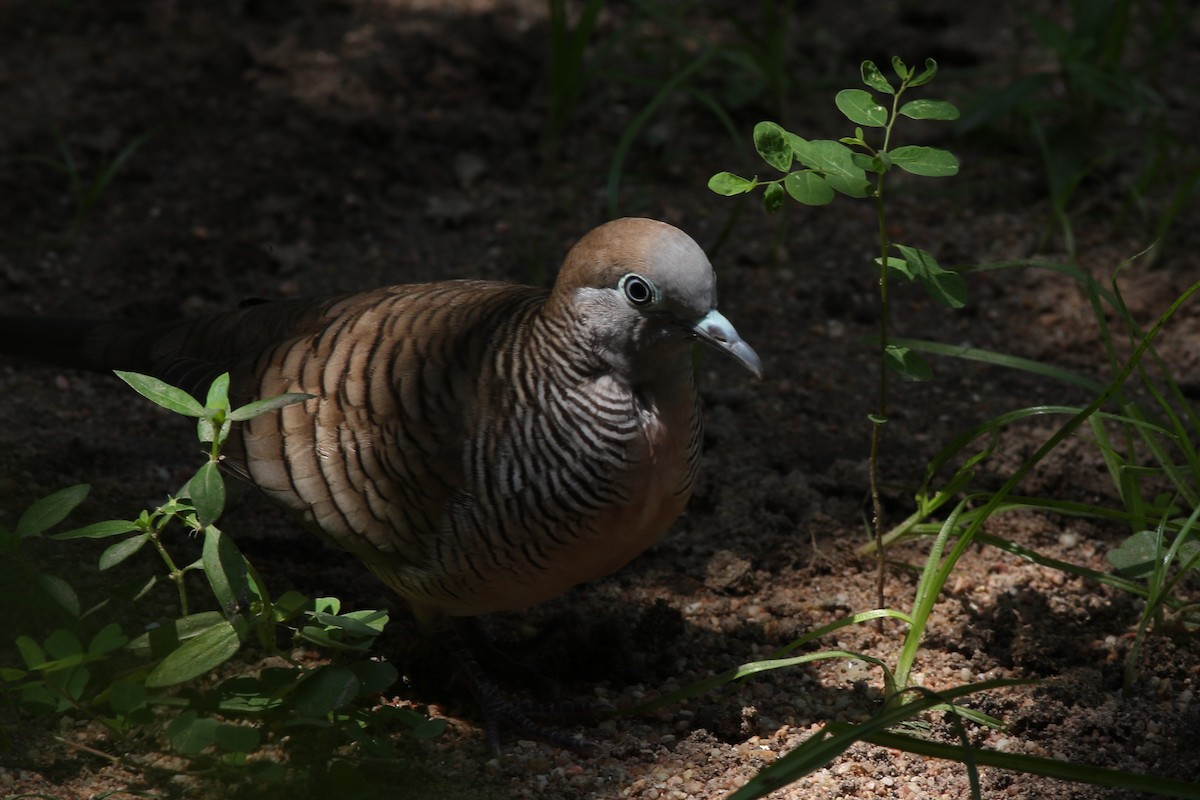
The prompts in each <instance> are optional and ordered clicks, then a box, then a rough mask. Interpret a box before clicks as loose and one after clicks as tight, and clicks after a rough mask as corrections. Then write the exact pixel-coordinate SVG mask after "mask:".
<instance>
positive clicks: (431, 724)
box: [408, 719, 446, 739]
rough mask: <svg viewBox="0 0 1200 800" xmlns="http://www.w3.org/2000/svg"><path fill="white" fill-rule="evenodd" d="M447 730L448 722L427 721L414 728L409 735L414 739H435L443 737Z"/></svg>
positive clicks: (440, 720) (441, 720)
mask: <svg viewBox="0 0 1200 800" xmlns="http://www.w3.org/2000/svg"><path fill="white" fill-rule="evenodd" d="M445 730H446V720H444V719H427V720H425V721H424V722H420V723H418V724H416V725H414V726H413V727H412V730H410V731H409V732H408V735H409V736H411V737H413V738H414V739H433V738H436V737H438V736H441V735H442V732H443V731H445Z"/></svg>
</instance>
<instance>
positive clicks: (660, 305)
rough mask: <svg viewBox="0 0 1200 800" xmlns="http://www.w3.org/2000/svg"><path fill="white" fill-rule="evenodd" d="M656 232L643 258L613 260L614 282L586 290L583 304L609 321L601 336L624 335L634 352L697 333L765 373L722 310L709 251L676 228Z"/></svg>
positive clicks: (757, 373) (615, 338)
mask: <svg viewBox="0 0 1200 800" xmlns="http://www.w3.org/2000/svg"><path fill="white" fill-rule="evenodd" d="M655 233H656V234H657V235H655V236H654V238H653V242H652V246H650V247H647V248H644V249H643V250H642V253H643V257H642V258H640V259H636V260H634V259H629V260H626V261H623V262H622V263H614V264H610V265H609V269H610V271H609V278H610V280H611V281H612V282H611V283H610V284H609V286H607V287H604V288H599V287H589V288H586V289H583V290H581V295H580V296H579V297H578V299H579V300H581V301H582V303H581V305H583V306H584V307H587V306H592V307H594V308H597V310H599V309H600V308H603V309H604V310H603V312H602V313H600V314H598V315H596V316H594V317H593V319H594V320H597V321H598V320H604V323H603V325H604V327H605V328H606V330H605V331H604V333H603V334H602V337H603V338H604V339H607V340H609V341H611V342H615V341H619V340H622V339H623V340H624V341H625V342H627V343H628V345H629V347H630V349H632V350H633V351H635V352H637V351H643V352H644V351H646V350H648V349H653V348H654V347H655V346H656V345H658V344H660V343H664V342H670V341H680V340H682V339H684V338H686V337H693V338H696V339H699V340H700V341H702V342H704V343H705V344H707V345H709V346H710V347H713V348H714V349H716V350H720V351H723V352H726V353H729V354H730V355H731V356H733V357H734V358H735V359H737V360H738V362H739V363H741V364H742V366H744V367H746V369H748V370H750V371H751V372H753V373H754V374H755V376H757V377H760V378H761V377H762V362H761V361H760V360H759V357H758V354H757V353H755V352H754V349H753V348H751V347H750V345H748V344H747V343H746V342H745V341H744V340H743V339H742V337H741V336H740V335H739V334H738V332H737V329H735V328H734V327H733V324H732V323H730V321H729V320H728V319H726V318H725V316H724V315H722V314H721V313H720V312H719V311H717V308H716V305H717V288H716V274H715V272H714V271H713V268H712V265H711V264H710V263H709V261H708V257H707V256H706V255H705V254H704V251H703V250H701V249H700V246H699V245H697V244H696V242H695V241H694V240H692V238H691V237H689V236H687V235H686V234H684V233H683V232H682V231H679V230H678V229H676V228H672V227H670V226H666V225H663V226H662V229H661V230H660V231H656V232H655Z"/></svg>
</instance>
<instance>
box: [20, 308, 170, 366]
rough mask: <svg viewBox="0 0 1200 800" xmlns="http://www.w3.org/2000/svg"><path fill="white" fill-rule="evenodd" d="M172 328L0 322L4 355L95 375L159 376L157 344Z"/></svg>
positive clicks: (76, 322) (24, 320)
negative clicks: (122, 372)
mask: <svg viewBox="0 0 1200 800" xmlns="http://www.w3.org/2000/svg"><path fill="white" fill-rule="evenodd" d="M169 327H170V325H169V323H150V322H144V323H137V322H130V321H123V322H109V321H103V320H80V319H61V318H47V317H0V353H3V354H4V355H6V356H10V357H12V358H16V359H19V360H23V361H38V362H44V363H48V364H56V365H58V366H62V367H74V368H77V369H85V370H91V371H93V372H107V371H109V370H113V369H122V370H130V371H133V372H154V371H155V365H154V364H152V362H151V358H152V349H153V345H154V343H155V342H156V341H158V340H159V339H160V338H161V337H162V335H163V333H164V332H165V331H166V330H167V329H169Z"/></svg>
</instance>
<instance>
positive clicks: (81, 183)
mask: <svg viewBox="0 0 1200 800" xmlns="http://www.w3.org/2000/svg"><path fill="white" fill-rule="evenodd" d="M152 135H153V131H151V132H148V133H144V134H142V135H141V136H138V137H137V138H135V139H133V140H132V141H131V142H129V143H128V144H127V145H125V146H124V147H122V148H121V149H120V151H118V152H117V154H116V155H115V156H113V157H112V159H111V160H109V161H108V162H107V163H105V164H103V165H102V166H101V167H100V168H99V169H98V170H97V171H96V172H95V173H94V174H91V175H88V174H86V173H85V171H84V168H83V167H82V166H81V165H80V163H79V161H78V159H76V157H75V154H74V153H73V152H72V151H71V147H70V145H68V144H67V140H66V138H64V137H63V135H62V133H61V132H60V131H58V130H57V129H56V130H55V131H54V149H55V153H54V154H53V155H46V154H32V155H25V156H18V157H17V159H15V160H22V161H28V162H31V163H34V164H39V165H41V166H44V167H47V168H49V169H51V170H53V171H54V172H57V173H60V174H61V175H63V176H64V177H65V178H66V179H67V188H68V189H69V191H70V195H71V200H72V202H73V204H74V216H73V217H72V219H71V224H70V226H69V228H68V229H67V233H66V236H65V239H66V240H67V241H68V242H69V241H71V240H73V239H74V238H75V236H76V235H77V234H78V233H79V229H80V228H81V227H82V226H83V224H84V223H85V222H86V221H87V219H88V217H90V216H91V214H92V212H93V211H94V210H95V208H96V205H97V204H98V203H99V202H100V199H101V198H102V197H103V196H104V193H105V192H106V191H107V190H108V187H109V186H110V185H111V184H112V182H113V179H114V178H116V176H117V173H118V172H120V171H121V169H122V168H123V167H124V166H125V165H126V164H127V163H128V162H129V160H130V159H131V158H133V156H134V154H135V153H137V151H138V149H139V148H140V147H141V146H142V145H143V144H145V143H146V141H147V140H148V139H149V138H150V137H151V136H152Z"/></svg>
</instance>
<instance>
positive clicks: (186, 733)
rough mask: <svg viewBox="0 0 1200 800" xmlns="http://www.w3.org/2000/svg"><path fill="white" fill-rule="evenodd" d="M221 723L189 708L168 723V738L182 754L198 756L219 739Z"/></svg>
mask: <svg viewBox="0 0 1200 800" xmlns="http://www.w3.org/2000/svg"><path fill="white" fill-rule="evenodd" d="M219 726H220V723H219V722H217V721H216V720H215V719H212V718H210V717H201V716H200V715H199V714H197V713H196V712H195V711H192V710H191V709H188V710H186V711H184V712H182V713H181V714H179V716H177V717H175V719H173V720H171V722H170V724H169V725H167V730H166V734H167V740H168V741H170V742H171V746H172V747H174V748H175V751H176V752H177V753H179V754H180V755H185V756H198V755H200V753H202V752H204V750H206V749H207V748H209V747H211V746H212V745H213V744H215V743H216V741H217V728H218V727H219Z"/></svg>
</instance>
